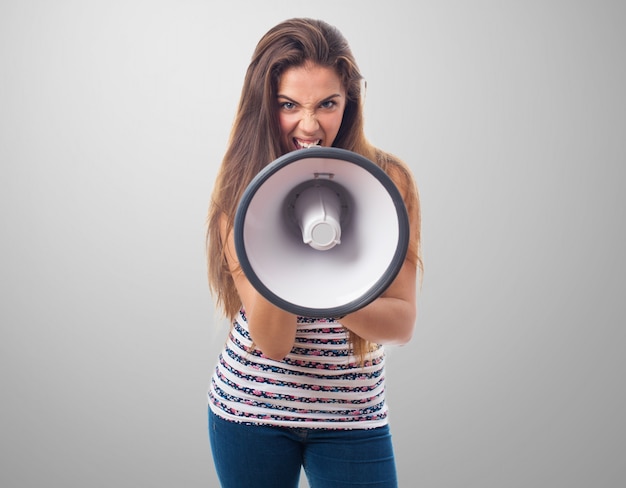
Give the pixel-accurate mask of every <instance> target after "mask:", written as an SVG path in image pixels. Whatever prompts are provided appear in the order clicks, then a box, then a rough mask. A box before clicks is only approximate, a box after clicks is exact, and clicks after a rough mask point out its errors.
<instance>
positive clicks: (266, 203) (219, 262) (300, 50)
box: [207, 19, 421, 488]
mask: <svg viewBox="0 0 626 488" xmlns="http://www.w3.org/2000/svg"><path fill="white" fill-rule="evenodd" d="M363 89H364V83H363V78H362V76H361V74H360V72H359V70H358V67H357V64H356V62H355V59H354V57H353V55H352V53H351V51H350V48H349V46H348V43H347V41H346V40H345V38H344V37H343V36H342V34H341V33H340V32H339V31H338V30H337V29H336V28H334V27H332V26H330V25H328V24H327V23H325V22H322V21H317V20H311V19H291V20H288V21H285V22H282V23H280V24H279V25H277V26H275V27H274V28H272V29H271V30H270V31H269V32H267V34H266V35H265V36H263V38H262V39H261V40H260V42H259V43H258V45H257V47H256V50H255V52H254V55H253V58H252V61H251V63H250V65H249V67H248V70H247V73H246V77H245V80H244V86H243V90H242V94H241V99H240V103H239V108H238V111H237V115H236V119H235V123H234V126H233V129H232V133H231V138H230V143H229V146H228V148H227V151H226V154H225V156H224V159H223V161H222V164H221V167H220V171H219V173H218V176H217V179H216V183H215V187H214V191H213V195H212V200H211V206H210V211H209V218H208V233H207V250H208V270H209V283H210V287H211V290H212V292H213V293H214V295H215V297H216V300H217V303H218V305H219V306H220V307H221V308H222V309H223V311H224V313H225V314H226V315H227V316H228V317H229V318H230V319H231V321H232V327H231V331H230V334H229V337H228V340H227V342H226V344H225V347H224V350H223V351H222V353H221V355H220V357H219V360H218V363H217V367H216V369H215V372H214V374H213V377H212V381H211V386H210V391H209V434H210V441H211V448H212V453H213V459H214V462H215V466H216V469H217V473H218V476H219V479H220V483H221V484H222V486H223V487H225V488H230V487H244V486H245V487H257V488H258V487H268V488H269V487H271V488H281V487H296V486H297V485H298V479H299V476H300V470H301V468H302V467H304V470H305V473H306V476H307V478H308V480H309V484H310V485H311V487H313V488H317V487H329V488H330V487H344V486H346V487H347V486H356V485H361V484H362V483H364V482H365V481H367V482H368V483H370V484H368V486H377V487H395V486H397V476H396V470H395V462H394V456H393V447H392V443H391V435H390V430H389V424H388V418H387V404H386V402H385V380H384V349H383V346H384V345H385V344H404V343H406V342H408V341H409V340H410V338H411V335H412V333H413V329H414V325H415V320H416V314H417V312H416V291H417V281H418V273H419V272H421V258H420V207H419V198H418V193H417V189H416V186H415V184H414V180H413V177H412V175H411V172H410V170H409V169H408V167H407V166H406V165H405V164H404V163H403V162H402V161H400V160H398V159H397V158H396V157H394V156H392V155H390V154H388V153H386V152H384V151H382V150H380V149H378V148H376V147H374V146H372V145H371V144H370V143H369V142H368V141H367V139H366V137H365V135H364V130H363V106H362V99H363Z"/></svg>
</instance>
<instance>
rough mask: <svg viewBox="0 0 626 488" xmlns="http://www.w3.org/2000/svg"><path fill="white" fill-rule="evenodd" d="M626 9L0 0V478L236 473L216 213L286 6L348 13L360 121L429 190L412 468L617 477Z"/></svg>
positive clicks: (406, 404) (605, 4)
mask: <svg viewBox="0 0 626 488" xmlns="http://www.w3.org/2000/svg"><path fill="white" fill-rule="evenodd" d="M625 11H626V9H625V8H624V4H623V3H622V2H618V1H608V0H604V1H591V0H588V1H556V0H547V1H546V0H544V1H536V0H530V1H495V0H484V1H476V2H468V1H461V0H456V1H408V0H407V1H395V2H394V1H389V0H388V1H378V0H377V1H363V0H358V1H342V0H332V1H316V2H310V1H309V2H302V1H263V2H254V1H249V2H241V1H236V0H229V1H223V2H209V1H191V0H170V1H165V0H144V1H141V0H125V1H122V0H106V1H105V0H97V1H86V0H75V1H70V0H58V1H50V2H48V1H44V0H39V1H36V0H21V1H20V0H7V1H3V2H2V3H1V4H0V70H1V75H0V163H1V172H0V205H1V207H0V225H1V230H2V238H1V242H0V273H1V281H0V286H1V288H0V322H1V336H0V353H1V358H0V361H1V363H0V365H1V369H0V393H1V395H2V400H1V404H0V408H1V416H0V448H1V452H0V463H1V468H0V485H1V486H2V487H7V488H12V487H39V486H42V487H43V486H55V487H56V486H59V487H60V486H63V487H81V488H82V487H116V488H123V487H154V488H161V487H182V488H200V487H216V486H217V481H216V477H215V474H214V471H213V467H212V462H211V458H210V450H209V446H208V441H207V436H206V396H205V392H206V389H207V386H208V381H209V376H210V374H211V371H212V368H213V365H214V363H215V360H216V356H217V353H218V350H219V348H220V347H221V344H222V341H223V339H224V335H225V333H226V330H227V325H226V324H225V323H224V321H222V320H221V319H219V316H218V315H217V313H216V312H215V310H214V308H213V304H212V300H211V297H210V296H209V293H208V288H207V285H206V279H205V269H204V268H205V257H204V247H203V246H204V219H205V213H206V208H207V204H208V199H209V195H210V191H211V188H212V184H213V178H214V175H215V172H216V169H217V165H218V162H219V161H220V158H221V156H222V153H223V151H224V148H225V146H226V142H227V137H228V133H229V128H230V124H231V122H232V120H233V115H234V110H235V107H236V104H237V100H238V97H239V90H240V87H241V83H242V79H243V75H244V72H245V69H246V67H247V64H248V61H249V58H250V55H251V53H252V50H253V48H254V45H255V43H256V42H257V40H258V39H259V37H260V36H261V35H262V34H263V33H264V32H265V31H267V29H269V28H270V27H271V26H273V25H274V24H276V23H277V22H279V21H281V20H283V19H285V18H289V17H292V16H313V17H320V18H323V19H325V20H327V21H329V22H331V23H333V24H335V25H337V26H338V27H339V28H340V29H341V30H342V31H343V32H344V34H345V35H346V36H347V38H348V39H349V40H350V42H351V45H352V47H353V50H354V53H355V55H356V56H357V59H358V60H359V63H360V65H361V68H362V71H363V73H364V74H365V76H366V78H367V80H368V85H369V90H368V94H367V106H366V109H367V110H366V115H367V120H366V129H367V133H368V135H369V137H370V138H371V140H372V141H373V142H374V143H376V144H377V145H380V146H382V147H384V148H385V149H387V150H390V151H392V152H394V153H396V154H397V155H399V156H400V157H402V158H403V159H405V160H406V161H407V162H408V163H409V164H410V165H411V168H412V169H413V171H414V173H415V176H416V179H417V181H418V184H419V187H420V190H421V197H422V206H423V236H424V239H423V245H424V257H425V264H426V275H425V279H424V284H423V290H422V293H421V295H420V297H419V306H420V316H419V320H418V323H417V329H416V334H415V337H414V339H413V341H412V342H411V343H410V344H409V345H407V346H406V347H403V348H390V349H389V371H388V376H389V401H390V405H391V421H392V428H393V431H394V439H395V443H396V448H397V459H398V469H399V475H400V480H401V486H402V487H405V488H407V487H408V488H411V487H428V488H453V487H462V488H473V487H475V488H491V487H493V488H527V487H531V486H532V487H568V488H571V487H581V488H582V487H596V488H597V487H606V488H613V487H615V486H618V485H619V484H620V480H621V483H623V482H624V479H626V467H625V466H626V463H625V462H624V460H625V457H626V456H625V455H626V441H625V438H626V428H625V421H624V412H625V411H626V398H625V394H624V367H625V366H626V361H625V359H624V339H625V333H624V325H625V324H624V314H623V311H624V288H623V278H624V273H625V271H626V269H625V268H626V267H625V258H624V249H625V248H626V239H625V233H624V221H625V217H626V216H625V215H624V213H625V212H624V209H625V199H624V197H623V195H622V187H623V185H624V174H623V166H624V164H625V163H626V157H625V156H626V147H625V146H626V143H625V141H626V130H625V128H626V121H625V114H626V102H625V100H626V97H625V95H624V87H625V86H626V70H625V59H626V56H625V55H624V46H626V30H625V29H624V25H625V22H626V15H625ZM243 469H245V465H244V468H243Z"/></svg>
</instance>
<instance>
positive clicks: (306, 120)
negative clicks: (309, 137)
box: [300, 111, 320, 134]
mask: <svg viewBox="0 0 626 488" xmlns="http://www.w3.org/2000/svg"><path fill="white" fill-rule="evenodd" d="M319 127H320V124H319V122H318V120H317V116H316V115H315V113H314V112H309V111H306V112H304V113H303V115H302V118H301V119H300V129H302V132H304V133H305V134H314V133H315V132H316V131H317V130H318V129H319Z"/></svg>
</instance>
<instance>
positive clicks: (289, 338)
mask: <svg viewBox="0 0 626 488" xmlns="http://www.w3.org/2000/svg"><path fill="white" fill-rule="evenodd" d="M249 302H251V303H248V304H246V306H247V307H248V308H246V316H247V318H248V329H249V331H250V336H251V337H252V340H253V342H254V344H255V346H256V347H257V348H258V349H259V350H260V351H261V352H262V353H263V354H264V355H265V356H267V357H269V358H271V359H275V360H278V361H280V360H281V359H283V358H284V357H285V356H286V355H287V354H288V353H289V351H291V349H292V348H293V344H294V342H295V337H296V316H295V315H293V314H291V313H289V312H286V311H284V310H281V309H279V308H278V307H276V306H274V305H272V304H271V303H270V302H269V301H267V300H266V299H265V298H263V297H262V296H261V295H259V294H256V295H255V297H254V299H253V300H249Z"/></svg>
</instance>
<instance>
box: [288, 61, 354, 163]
mask: <svg viewBox="0 0 626 488" xmlns="http://www.w3.org/2000/svg"><path fill="white" fill-rule="evenodd" d="M277 103H278V120H279V123H280V142H281V147H282V149H283V151H285V152H290V151H293V150H296V149H303V148H308V147H311V146H315V145H319V146H332V144H333V141H334V140H335V137H336V136H337V133H338V132H339V127H340V126H341V120H342V118H343V112H344V109H345V107H346V93H345V90H344V88H343V85H342V83H341V79H340V78H339V75H337V73H336V72H335V71H334V70H333V69H331V68H326V67H324V66H319V65H317V64H312V63H308V64H305V65H303V66H298V67H293V68H288V69H287V70H285V71H284V72H283V74H282V76H281V77H280V81H279V83H278V97H277Z"/></svg>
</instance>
